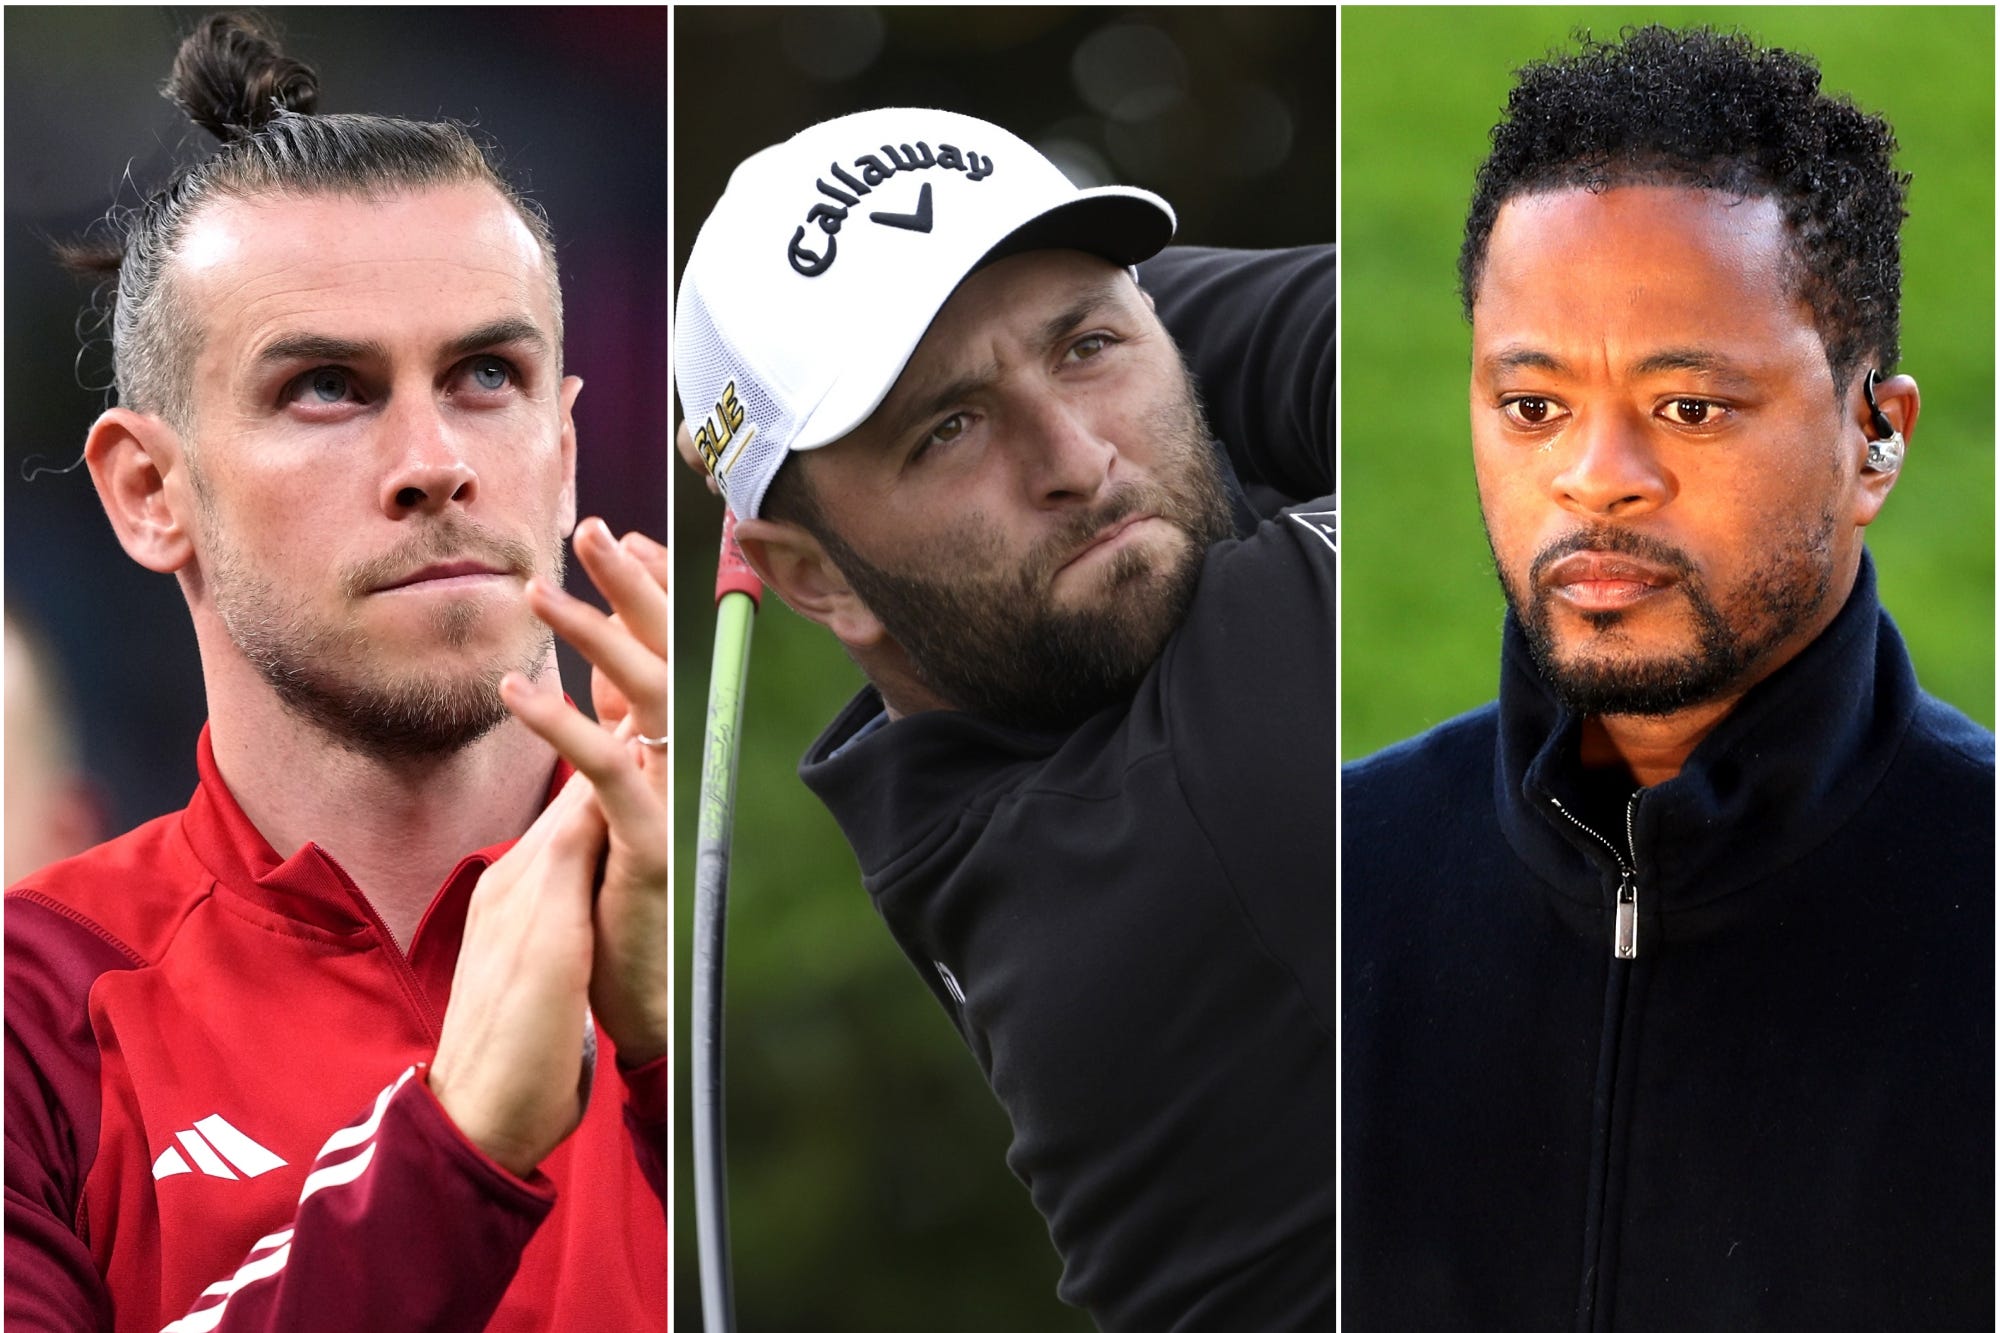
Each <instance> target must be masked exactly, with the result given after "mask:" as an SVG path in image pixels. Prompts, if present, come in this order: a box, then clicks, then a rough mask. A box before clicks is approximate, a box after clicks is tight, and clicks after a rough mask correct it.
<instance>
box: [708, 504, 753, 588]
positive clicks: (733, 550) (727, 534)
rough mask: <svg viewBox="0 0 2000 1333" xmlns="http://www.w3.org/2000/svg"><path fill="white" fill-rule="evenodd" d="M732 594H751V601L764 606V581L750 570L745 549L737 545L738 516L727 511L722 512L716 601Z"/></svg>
mask: <svg viewBox="0 0 2000 1333" xmlns="http://www.w3.org/2000/svg"><path fill="white" fill-rule="evenodd" d="M732 592H746V593H749V594H750V600H751V601H753V602H755V603H757V604H758V605H759V606H762V605H763V602H764V581H763V580H762V579H760V578H758V577H757V571H756V570H754V569H752V568H750V562H749V561H748V560H745V559H744V558H743V548H742V547H740V546H738V545H737V544H736V515H735V513H734V512H732V511H731V510H727V509H725V510H723V511H722V552H721V554H719V555H718V556H716V559H715V600H716V601H718V602H720V601H721V600H722V599H723V597H724V596H726V595H727V594H729V593H732Z"/></svg>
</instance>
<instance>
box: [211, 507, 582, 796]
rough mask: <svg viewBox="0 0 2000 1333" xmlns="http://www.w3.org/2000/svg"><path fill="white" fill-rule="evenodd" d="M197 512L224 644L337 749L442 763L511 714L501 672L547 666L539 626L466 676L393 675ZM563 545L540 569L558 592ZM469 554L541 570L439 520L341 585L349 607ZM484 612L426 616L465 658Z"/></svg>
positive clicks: (530, 672) (507, 546)
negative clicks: (254, 567) (316, 619)
mask: <svg viewBox="0 0 2000 1333" xmlns="http://www.w3.org/2000/svg"><path fill="white" fill-rule="evenodd" d="M204 512H205V515H206V517H205V527H206V528H207V530H208V531H209V533H210V534H212V539H211V541H210V543H209V545H210V548H211V549H210V554H209V559H208V561H207V565H208V568H207V571H206V577H207V580H208V583H209V585H210V589H211V594H212V597H213V600H214V605H215V609H216V612H217V614H218V615H219V616H220V618H221V620H222V622H223V625H224V627H225V628H226V629H227V630H228V632H229V637H230V639H231V640H232V641H233V642H234V643H235V645H236V648H237V650H238V651H239V652H241V653H242V654H243V657H244V660H245V661H247V662H249V663H250V665H251V666H252V667H254V668H255V669H256V671H257V673H258V675H259V676H260V677H262V678H263V680H264V682H265V683H266V684H267V685H269V686H270V687H271V690H272V692H273V693H274V694H275V695H276V696H277V698H278V701H279V703H280V704H282V705H283V706H284V708H285V709H286V710H287V711H288V712H290V713H291V714H292V715H293V716H295V717H298V718H300V719H301V720H303V721H305V722H306V723H308V724H310V725H311V726H313V727H315V728H316V729H318V730H319V731H320V732H322V733H323V734H324V735H326V736H327V737H328V738H329V739H330V740H331V741H332V742H333V743H334V744H336V745H337V746H339V747H340V748H341V749H344V750H347V751H348V752H350V753H353V754H357V755H361V756H363V757H365V758H369V759H375V760H380V761H387V762H409V761H414V760H423V759H442V758H446V757H449V756H450V755H453V754H456V753H458V752H459V751H461V750H463V749H464V748H466V747H467V746H469V745H471V744H473V743H474V742H476V741H478V740H479V739H481V738H482V737H484V736H486V735H487V734H488V733H490V732H491V731H492V730H493V729H494V728H495V727H497V726H499V725H500V724H501V723H502V722H504V721H506V720H507V718H508V717H509V716H510V714H509V712H508V710H507V706H506V705H505V704H504V703H502V702H501V699H500V689H499V686H500V678H501V677H502V676H504V675H506V674H507V672H508V671H510V670H512V671H519V672H521V673H522V674H524V675H526V676H527V677H528V678H529V679H531V680H533V679H538V678H539V677H540V676H541V675H542V673H543V672H544V671H545V670H546V669H547V667H548V664H549V662H550V660H551V659H550V655H549V649H550V645H551V644H552V643H553V641H554V636H553V634H552V633H551V631H550V630H549V629H548V627H547V626H546V625H542V624H541V623H540V622H539V621H535V622H533V624H532V627H531V628H529V629H527V630H525V631H524V632H523V633H522V635H521V636H520V642H519V646H518V647H517V648H516V649H515V650H513V651H510V652H503V653H499V654H495V655H493V656H491V657H490V658H489V659H488V660H487V661H485V662H484V663H482V664H477V665H474V664H470V663H468V669H467V670H465V671H461V672H456V673H440V672H431V673H414V672H412V673H407V674H398V673H397V672H396V671H395V670H394V667H393V664H390V663H384V662H380V661H378V660H376V657H377V653H376V649H375V646H374V645H372V644H371V643H370V642H369V640H368V638H367V636H366V635H365V634H364V633H363V631H362V630H361V628H360V627H359V626H358V625H356V624H353V623H351V622H349V623H337V624H329V623H313V621H312V620H311V618H310V617H309V615H308V613H307V612H306V610H305V608H304V602H303V599H300V598H288V597H286V596H285V595H283V594H282V593H280V592H279V590H278V589H276V588H275V587H274V586H273V585H272V584H271V583H270V582H269V581H268V580H266V579H264V578H263V577H261V576H260V575H257V574H255V573H253V572H251V571H250V570H249V569H248V568H247V564H246V562H245V561H244V560H243V559H242V558H241V556H240V554H239V553H238V552H237V551H236V550H235V548H234V547H233V546H231V545H230V544H229V543H228V542H227V540H226V539H223V538H222V536H221V532H220V528H219V526H218V525H217V524H216V522H215V521H214V518H213V515H212V511H210V510H209V508H208V506H204ZM561 549H562V548H561V543H560V541H557V542H554V543H552V546H551V552H552V554H551V555H550V556H548V557H546V558H545V561H544V563H546V565H547V567H546V568H544V569H542V570H541V571H540V572H542V573H543V574H544V575H545V576H547V577H548V578H550V579H551V581H553V582H555V583H557V584H560V583H561V582H562V577H563V564H562V558H561ZM472 558H476V559H481V560H483V561H485V562H487V563H489V564H493V565H497V566H499V567H500V568H501V569H503V570H505V571H507V572H508V573H512V574H516V575H518V576H520V577H522V578H523V579H525V578H526V577H527V576H528V575H529V574H531V573H534V572H536V571H535V566H536V564H537V563H538V562H537V559H536V552H535V551H534V549H533V548H532V547H530V546H529V545H528V544H527V543H525V542H521V541H517V540H514V539H512V538H508V537H503V536H501V535H499V534H496V533H493V532H491V531H489V530H487V529H485V528H483V527H481V526H479V525H477V524H475V523H472V522H470V521H468V520H464V519H460V518H456V517H451V516H447V517H446V518H444V519H440V520H437V521H435V522H430V523H427V524H426V526H424V527H423V528H421V529H419V530H418V531H417V532H416V533H415V535H414V536H413V537H412V538H411V539H410V540H409V541H407V542H405V543H404V544H403V545H401V546H399V547H398V548H396V549H395V550H394V551H392V552H390V553H388V554H387V555H384V556H381V557H378V558H375V559H372V560H369V561H366V562H363V563H362V564H360V565H357V566H354V567H352V568H350V569H347V570H344V571H342V573H341V575H340V579H339V586H340V590H341V593H342V596H343V598H344V599H346V600H349V601H352V600H355V599H358V598H360V597H364V596H367V595H368V593H369V591H370V590H371V589H373V588H375V587H378V586H380V585H381V584H382V583H384V582H386V581H388V580H391V579H394V578H395V577H397V576H398V575H400V574H402V573H404V572H406V571H409V570H411V569H415V568H419V567H421V566H423V565H425V564H430V563H441V562H444V561H448V560H460V559H472ZM488 614H490V609H489V608H484V607H482V606H480V605H478V604H476V603H475V602H474V601H472V600H469V599H466V600H461V599H457V598H451V599H444V600H442V601H441V604H439V605H438V606H436V607H435V608H434V609H433V610H432V612H431V614H430V624H429V626H428V629H429V632H430V633H431V634H432V635H434V636H435V637H436V638H437V639H439V640H440V641H442V642H443V643H444V644H445V646H446V647H447V648H450V649H453V650H464V649H466V648H467V647H468V645H469V644H470V643H471V642H472V640H473V637H474V635H475V633H476V632H477V630H478V628H479V625H480V622H481V620H482V618H484V617H485V616H486V615H488Z"/></svg>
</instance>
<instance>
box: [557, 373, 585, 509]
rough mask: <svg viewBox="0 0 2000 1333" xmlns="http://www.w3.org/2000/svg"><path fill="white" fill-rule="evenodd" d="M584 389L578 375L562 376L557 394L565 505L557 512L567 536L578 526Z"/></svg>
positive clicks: (563, 502)
mask: <svg viewBox="0 0 2000 1333" xmlns="http://www.w3.org/2000/svg"><path fill="white" fill-rule="evenodd" d="M582 392H583V380H582V378H581V377H579V376H576V375H565V376H563V382H562V392H561V393H560V394H559V395H558V396H557V403H558V406H557V412H558V414H559V419H560V420H561V422H562V431H561V434H560V435H559V437H558V439H559V441H560V446H561V448H562V479H563V481H562V505H561V509H560V511H559V513H558V518H559V520H560V522H561V528H560V531H561V532H562V534H563V536H565V537H567V536H569V534H570V533H571V532H573V531H574V530H575V529H576V417H575V415H574V413H575V411H576V396H577V395H578V394H580V393H582Z"/></svg>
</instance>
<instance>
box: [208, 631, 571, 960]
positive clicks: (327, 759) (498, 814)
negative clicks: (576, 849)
mask: <svg viewBox="0 0 2000 1333" xmlns="http://www.w3.org/2000/svg"><path fill="white" fill-rule="evenodd" d="M243 669H244V670H246V671H247V670H248V668H247V667H245V668H243ZM221 674H223V675H225V676H226V675H228V674H230V673H228V672H227V671H225V672H223V673H221ZM236 683H237V684H239V685H241V684H243V683H244V682H240V681H239V682H236ZM222 684H223V682H219V681H218V680H217V673H214V672H211V673H210V676H209V689H208V699H209V742H210V744H211V746H212V747H213V748H214V751H215V762H216V766H217V768H219V769H220V770H221V772H222V776H223V779H224V781H226V782H227V783H228V784H229V790H230V793H231V794H232V795H233V796H234V797H235V798H236V803H237V805H238V806H239V807H240V808H241V809H242V811H243V813H244V814H245V815H246V816H247V817H248V818H249V820H250V822H251V823H252V824H254V825H255V826H256V828H257V831H258V832H259V833H261V834H262V835H263V836H264V840H265V841H266V842H268V843H270V844H271V847H272V848H273V850H275V851H276V852H277V853H278V854H279V855H280V856H281V857H289V856H291V855H292V854H293V853H295V852H297V851H298V849H299V848H301V847H303V846H304V845H305V844H306V843H308V842H313V843H317V844H318V845H319V846H320V848H321V849H322V850H324V851H325V852H327V853H328V854H329V855H330V856H332V857H333V858H334V860H336V861H338V862H339V863H340V866H341V868H342V869H344V870H345V871H346V872H347V874H348V877H349V878H351V879H352V880H353V881H354V883H355V884H356V885H357V886H358V887H359V888H360V889H361V891H362V893H363V894H364V895H366V897H367V899H368V902H369V905H370V906H371V907H373V908H374V909H375V912H376V914H377V915H378V916H380V917H381V918H382V922H383V924H384V925H386V926H387V927H388V928H389V932H390V934H391V935H392V936H393V937H394V938H395V941H396V943H397V945H398V946H399V947H401V948H403V949H406V950H407V949H408V947H409V944H410V939H411V937H412V936H413V935H414V934H415V933H416V928H417V924H418V922H420V921H421V920H422V919H423V915H424V912H425V911H426V910H427V909H428V908H429V907H430V903H431V899H432V897H433V896H434V895H435V894H436V892H437V890H438V887H439V886H440V885H441V884H443V882H444V879H445V877H446V876H447V875H448V874H450V873H451V870H452V867H454V866H456V865H457V864H458V863H459V862H460V861H461V860H463V859H464V858H465V857H466V856H467V855H469V854H470V853H472V852H475V851H477V850H478V849H480V848H481V847H486V846H489V845H491V844H493V843H496V842H501V841H504V840H506V839H509V838H514V837H518V836H519V835H520V834H521V833H522V832H524V831H525V830H526V829H527V827H528V825H529V824H530V823H532V822H533V821H534V818H535V816H536V815H537V814H538V813H539V812H540V811H541V808H542V806H543V804H544V803H545V799H546V797H547V795H548V784H549V781H550V779H551V777H552V776H553V773H554V769H555V753H554V751H552V750H551V749H550V748H549V747H548V745H547V744H546V743H544V742H543V741H542V740H541V739H540V738H539V737H537V736H536V735H535V734H534V733H533V732H531V731H529V730H528V729H527V728H526V727H525V726H523V725H522V724H521V723H520V722H519V721H517V720H515V719H513V718H512V717H510V718H508V720H507V721H505V722H503V723H502V724H501V725H500V726H498V727H495V728H494V729H493V730H492V731H490V732H488V733H487V734H486V735H485V736H483V737H481V738H480V739H479V740H477V741H475V742H473V743H472V744H471V745H468V746H466V747H464V748H463V749H461V750H458V751H456V752H454V753H451V754H443V755H436V756H424V757H421V758H416V759H410V758H394V759H386V758H381V757H378V756H373V755H364V754H358V753H356V752H354V751H353V750H350V749H347V748H345V747H343V746H341V745H340V744H338V743H336V742H335V741H334V740H333V739H332V737H330V736H328V735H327V734H326V733H325V732H324V731H322V730H320V729H319V728H318V727H317V726H315V725H313V724H311V723H309V722H306V721H304V720H303V719H301V718H299V717H297V716H296V715H294V714H293V713H292V712H290V711H289V710H288V709H286V708H285V707H284V706H283V705H282V704H280V703H279V702H278V700H277V697H276V696H275V695H273V694H272V693H271V691H270V690H269V688H268V687H265V686H264V685H263V682H262V681H261V680H260V681H257V682H256V683H255V688H254V689H236V690H230V689H228V688H219V686H221V685H222ZM537 687H538V688H541V689H547V690H551V691H560V690H561V688H562V686H561V684H560V682H559V681H558V680H557V678H556V673H555V671H554V669H553V664H552V665H551V669H550V670H548V671H546V672H544V673H543V675H542V678H541V680H540V682H538V686H537Z"/></svg>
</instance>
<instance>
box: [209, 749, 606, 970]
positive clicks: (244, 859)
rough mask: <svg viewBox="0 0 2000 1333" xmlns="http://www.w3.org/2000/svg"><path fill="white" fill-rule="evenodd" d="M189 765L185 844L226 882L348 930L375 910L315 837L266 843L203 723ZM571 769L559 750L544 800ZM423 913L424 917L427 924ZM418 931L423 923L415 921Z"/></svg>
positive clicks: (466, 869) (461, 866)
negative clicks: (283, 852)
mask: <svg viewBox="0 0 2000 1333" xmlns="http://www.w3.org/2000/svg"><path fill="white" fill-rule="evenodd" d="M195 765H196V767H197V768H198V769H199V771H200V774H201V785H200V786H198V787H197V788H196V789H195V793H194V797H193V799H192V800H190V801H189V802H188V807H187V810H186V812H185V813H184V814H183V815H182V818H181V827H182V828H183V829H184V830H185V831H186V833H187V838H188V842H189V844H190V845H191V846H192V847H193V848H194V852H195V855H196V856H197V857H199V858H200V860H201V862H202V864H203V865H205V866H207V867H208V869H209V870H210V871H211V872H212V873H213V874H214V875H215V877H216V879H217V880H218V881H219V882H220V883H221V884H222V885H223V886H224V887H226V888H229V889H231V890H233V891H235V892H237V893H240V894H243V895H244V896H246V897H248V898H251V899H252V900H254V901H256V902H258V903H260V904H261V905H262V906H264V907H266V908H268V909H271V910H275V911H278V912H281V913H283V914H284V915H286V916H290V917H295V918H298V919H301V920H305V921H308V922H311V923H312V924H315V925H319V926H322V927H325V928H327V929H330V930H335V931H341V932H345V931H349V930H352V929H353V928H354V927H356V926H357V925H366V924H371V923H372V921H373V919H374V911H373V909H372V908H369V907H368V906H367V905H366V897H365V895H364V894H363V892H362V890H361V888H360V887H359V886H357V885H356V884H355V883H354V881H353V880H352V879H350V878H349V877H348V874H347V872H346V871H345V870H343V869H342V868H341V866H340V864H339V863H338V862H337V861H335V860H334V859H333V857H332V856H330V855H328V854H327V852H326V851H325V850H324V849H322V848H321V847H320V845H319V844H318V843H316V842H308V843H306V844H305V845H304V846H303V847H300V848H299V849H298V851H296V852H294V853H293V854H292V855H291V856H290V857H289V858H287V859H280V858H279V856H278V853H277V852H276V851H275V850H274V849H273V848H272V846H271V844H270V843H269V842H267V841H266V840H265V838H264V835H263V834H261V833H259V832H258V831H257V826H256V825H254V824H252V823H251V822H250V818H249V816H247V815H245V814H244V813H243V809H242V807H241V806H239V805H238V804H237V803H236V798H235V796H234V795H233V794H231V792H230V790H229V784H228V783H227V782H225V781H223V778H222V772H221V770H220V769H218V768H217V767H216V764H215V750H214V748H213V746H212V745H211V744H210V742H209V735H208V726H207V724H205V723H204V724H203V726H202V729H201V739H200V741H199V743H198V744H197V745H196V747H195ZM572 772H574V770H573V769H572V768H571V766H570V765H569V763H568V761H566V760H564V759H563V758H562V757H561V756H560V755H558V756H557V757H556V766H555V773H554V775H553V776H552V777H551V778H550V781H549V790H548V794H547V796H546V797H545V798H544V803H545V804H546V802H547V801H548V800H553V799H554V797H555V794H556V793H557V792H558V791H560V790H562V785H563V784H564V783H565V782H567V781H568V780H569V777H570V774H571V773H572ZM514 841H515V840H514V839H513V838H509V839H507V840H506V841H504V842H497V843H494V844H493V845H492V846H490V847H481V848H479V849H478V850H476V851H474V852H471V853H469V854H468V855H467V856H466V857H465V858H464V859H463V860H461V861H460V862H459V863H458V864H457V865H456V866H454V867H453V868H452V871H451V873H450V874H449V875H447V876H446V877H445V881H444V883H443V884H440V885H439V886H438V895H437V897H434V898H433V900H432V905H431V914H435V913H436V912H437V910H438V906H439V903H440V902H441V901H442V900H443V899H444V898H446V897H448V896H451V895H448V894H447V893H446V890H448V889H450V888H451V887H452V886H453V885H454V884H460V883H463V884H464V885H465V887H466V891H467V892H469V891H470V888H471V884H472V882H473V881H474V880H476V879H477V878H478V873H479V872H480V871H483V870H485V869H486V867H487V866H489V865H491V864H492V863H493V862H494V861H495V860H497V859H499V857H500V856H501V855H502V854H503V853H505V852H506V850H507V849H508V848H509V847H512V846H513V845H514ZM429 920H430V916H429V915H427V916H426V917H425V924H428V923H429ZM418 933H419V935H421V934H422V933H423V929H422V927H421V926H420V927H419V928H418Z"/></svg>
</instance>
